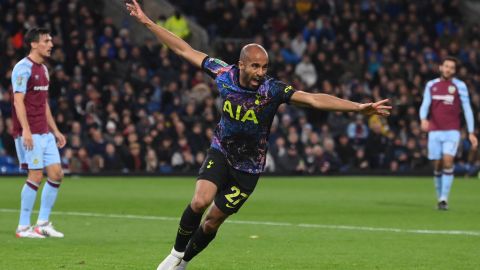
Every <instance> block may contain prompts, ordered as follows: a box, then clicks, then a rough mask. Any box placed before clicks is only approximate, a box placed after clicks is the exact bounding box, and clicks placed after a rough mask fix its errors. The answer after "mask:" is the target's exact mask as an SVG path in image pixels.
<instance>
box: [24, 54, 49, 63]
mask: <svg viewBox="0 0 480 270" xmlns="http://www.w3.org/2000/svg"><path fill="white" fill-rule="evenodd" d="M28 58H30V60H32V61H33V62H35V63H36V64H43V62H44V61H45V60H44V59H43V57H42V56H40V55H38V54H36V53H30V54H29V55H28Z"/></svg>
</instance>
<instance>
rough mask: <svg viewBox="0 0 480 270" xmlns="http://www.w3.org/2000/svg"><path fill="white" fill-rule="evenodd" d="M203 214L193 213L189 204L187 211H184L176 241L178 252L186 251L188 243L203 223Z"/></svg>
mask: <svg viewBox="0 0 480 270" xmlns="http://www.w3.org/2000/svg"><path fill="white" fill-rule="evenodd" d="M202 214H203V213H200V214H199V213H195V212H193V209H192V207H190V204H188V206H187V208H185V211H183V215H182V219H180V225H179V226H178V231H177V239H176V240H175V246H174V247H175V250H176V251H178V252H183V251H185V249H186V247H187V244H188V241H190V238H192V235H193V233H194V232H195V230H196V229H197V228H198V226H199V225H200V221H202Z"/></svg>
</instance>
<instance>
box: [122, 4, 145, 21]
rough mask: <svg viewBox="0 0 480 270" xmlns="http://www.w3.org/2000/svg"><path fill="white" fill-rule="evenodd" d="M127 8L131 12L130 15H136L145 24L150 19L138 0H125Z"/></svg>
mask: <svg viewBox="0 0 480 270" xmlns="http://www.w3.org/2000/svg"><path fill="white" fill-rule="evenodd" d="M125 4H126V5H127V10H128V11H129V12H130V16H133V17H135V18H136V19H137V20H138V21H139V22H141V23H143V24H145V23H147V22H148V21H149V20H150V19H149V18H148V17H147V15H145V13H143V10H142V8H141V7H140V5H139V4H138V2H137V0H131V1H125Z"/></svg>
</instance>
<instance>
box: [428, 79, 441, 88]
mask: <svg viewBox="0 0 480 270" xmlns="http://www.w3.org/2000/svg"><path fill="white" fill-rule="evenodd" d="M439 82H440V78H436V79H433V80H430V81H428V82H427V88H428V87H432V86H433V85H434V84H436V83H439Z"/></svg>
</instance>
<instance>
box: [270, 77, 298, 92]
mask: <svg viewBox="0 0 480 270" xmlns="http://www.w3.org/2000/svg"><path fill="white" fill-rule="evenodd" d="M265 84H266V85H267V87H268V88H269V89H271V90H273V91H284V92H288V91H289V90H291V89H293V87H292V86H291V85H289V84H287V83H285V82H283V81H280V80H277V79H275V78H272V77H267V78H266V79H265Z"/></svg>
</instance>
